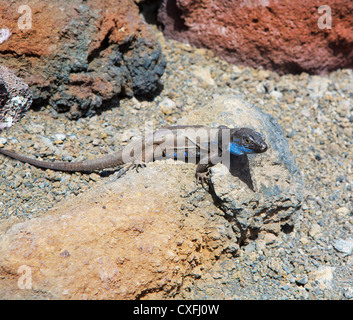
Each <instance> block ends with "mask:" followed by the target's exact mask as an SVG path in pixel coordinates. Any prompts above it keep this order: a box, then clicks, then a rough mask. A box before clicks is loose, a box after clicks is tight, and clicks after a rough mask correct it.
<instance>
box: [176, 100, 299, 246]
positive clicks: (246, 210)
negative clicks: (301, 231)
mask: <svg viewBox="0 0 353 320" xmlns="http://www.w3.org/2000/svg"><path fill="white" fill-rule="evenodd" d="M179 123H180V124H204V125H211V126H214V127H216V126H218V125H227V126H228V127H250V128H253V129H254V130H256V131H259V132H260V133H262V134H263V135H264V136H265V140H266V142H267V144H268V146H269V149H268V150H267V151H266V152H265V153H263V154H257V155H247V156H244V157H233V158H232V159H231V163H230V169H229V170H228V168H227V167H226V166H224V165H222V164H218V165H216V166H214V167H212V168H211V172H212V175H211V182H212V185H213V187H212V189H213V190H214V196H215V197H216V198H217V201H218V206H219V207H220V208H222V211H223V212H224V216H225V218H226V219H227V220H229V221H232V227H233V230H234V232H235V233H236V236H237V237H238V239H246V238H247V237H248V236H250V235H253V236H254V235H256V234H257V232H258V231H259V230H261V228H265V226H266V225H270V226H271V230H275V229H276V228H274V227H273V225H279V226H280V227H279V228H278V229H280V228H281V227H284V226H293V225H294V222H295V219H296V216H297V215H296V214H295V213H296V212H297V210H298V208H299V207H300V205H301V203H302V201H303V197H304V184H303V181H302V180H301V175H300V172H299V169H298V167H297V166H296V164H295V161H294V158H293V156H292V154H291V153H290V151H289V147H288V143H287V140H286V138H285V135H284V133H283V131H282V129H281V128H280V126H279V125H278V124H277V122H276V120H275V119H274V118H273V117H272V116H270V115H268V114H265V113H263V112H262V111H261V110H260V109H258V108H257V107H255V106H253V105H250V104H248V103H246V102H245V101H243V100H242V99H241V98H240V97H234V96H231V95H224V96H218V97H215V98H214V99H213V100H212V101H210V102H208V103H207V104H206V105H205V106H204V107H203V108H202V109H198V110H196V111H194V112H192V113H190V114H189V115H188V116H187V117H185V118H183V119H181V120H180V121H179Z"/></svg>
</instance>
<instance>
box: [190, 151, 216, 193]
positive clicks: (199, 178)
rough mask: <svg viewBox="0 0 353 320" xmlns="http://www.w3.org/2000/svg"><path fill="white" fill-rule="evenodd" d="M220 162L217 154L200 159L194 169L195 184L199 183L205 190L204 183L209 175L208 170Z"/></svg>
mask: <svg viewBox="0 0 353 320" xmlns="http://www.w3.org/2000/svg"><path fill="white" fill-rule="evenodd" d="M220 161H221V159H220V157H219V155H218V154H217V153H214V154H211V155H210V156H209V155H207V156H206V157H204V158H201V159H200V162H199V164H198V165H197V167H196V182H197V183H199V182H201V184H202V187H203V188H205V186H204V183H205V182H206V178H207V176H208V173H209V168H211V167H213V166H214V165H216V164H217V163H219V162H220Z"/></svg>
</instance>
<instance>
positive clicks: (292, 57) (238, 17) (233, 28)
mask: <svg viewBox="0 0 353 320" xmlns="http://www.w3.org/2000/svg"><path fill="white" fill-rule="evenodd" d="M323 5H324V6H323ZM322 6H323V7H322ZM320 7H322V8H321V9H320V10H319V8H320ZM158 19H159V21H160V23H161V24H162V29H163V32H164V34H165V36H167V37H169V38H172V39H176V40H179V41H183V42H188V43H190V44H192V45H195V46H198V47H205V48H209V49H211V50H212V51H213V52H215V53H216V54H217V55H218V56H220V57H222V58H224V59H225V60H227V61H228V62H230V63H234V64H244V65H247V66H251V67H259V66H263V67H264V68H266V69H270V70H274V71H277V72H279V73H295V74H299V73H301V72H308V73H312V74H324V73H327V72H330V71H332V70H336V69H339V68H352V66H353V50H352V49H353V34H352V32H351V30H352V24H353V3H352V1H349V0H329V1H326V2H325V3H323V2H322V1H320V0H313V1H305V0H300V1H290V0H281V1H276V0H266V1H262V0H261V1H249V0H216V1H200V0H192V1H190V0H164V1H163V3H162V5H161V7H160V9H159V13H158Z"/></svg>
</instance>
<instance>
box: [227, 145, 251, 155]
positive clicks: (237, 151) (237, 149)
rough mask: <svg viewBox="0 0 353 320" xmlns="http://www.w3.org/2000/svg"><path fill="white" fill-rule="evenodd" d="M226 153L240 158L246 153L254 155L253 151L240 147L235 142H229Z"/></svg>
mask: <svg viewBox="0 0 353 320" xmlns="http://www.w3.org/2000/svg"><path fill="white" fill-rule="evenodd" d="M228 151H229V152H230V153H231V154H234V155H235V156H241V155H244V154H247V153H255V151H254V150H252V149H249V148H247V147H245V146H240V145H238V144H237V143H235V142H231V143H230V144H229V147H228Z"/></svg>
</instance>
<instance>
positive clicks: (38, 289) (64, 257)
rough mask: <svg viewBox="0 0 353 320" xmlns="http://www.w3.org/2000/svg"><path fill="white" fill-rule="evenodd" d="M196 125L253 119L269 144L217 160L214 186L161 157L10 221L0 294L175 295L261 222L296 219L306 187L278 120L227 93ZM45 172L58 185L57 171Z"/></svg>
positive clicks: (2, 236) (2, 249)
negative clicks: (261, 149) (203, 184)
mask: <svg viewBox="0 0 353 320" xmlns="http://www.w3.org/2000/svg"><path fill="white" fill-rule="evenodd" d="M196 123H197V124H200V123H201V124H207V125H211V126H218V125H220V124H224V125H228V126H250V127H252V128H254V129H256V130H258V131H260V132H261V133H262V134H263V135H264V136H265V138H266V141H267V143H268V144H269V146H270V149H269V150H268V151H267V152H266V153H264V154H260V155H253V156H251V155H249V156H248V157H247V156H244V157H242V158H235V159H233V160H234V163H233V162H232V163H231V166H230V171H229V170H228V168H227V167H226V166H225V165H223V164H218V165H217V166H215V167H214V169H212V173H211V188H210V192H206V191H205V190H203V189H202V188H201V187H199V188H198V189H197V190H194V189H195V187H194V183H195V165H194V164H192V163H189V164H185V163H183V162H181V161H177V162H175V161H172V160H166V161H156V162H154V163H151V164H149V165H148V167H147V168H146V169H143V170H140V172H139V173H137V172H136V171H129V172H128V173H127V174H125V175H123V176H122V177H120V178H119V179H117V180H116V181H115V182H110V183H107V182H104V184H100V183H99V182H97V184H96V186H95V187H94V188H92V189H90V190H89V191H88V192H86V193H83V194H81V195H79V196H77V197H76V198H74V199H73V200H69V201H64V202H62V203H60V204H59V205H58V206H57V208H55V209H52V210H50V211H49V212H43V213H39V212H38V213H37V214H38V217H37V218H33V219H31V220H28V221H25V222H21V223H15V222H14V221H12V222H11V224H10V222H8V221H6V220H4V221H5V222H3V223H0V296H1V297H3V298H4V299H13V298H17V299H33V298H36V299H141V298H143V299H156V298H172V297H173V296H174V295H175V294H176V293H177V292H178V291H179V289H180V287H181V286H182V284H183V283H184V281H186V280H187V279H188V278H190V279H191V280H192V279H196V278H200V277H201V278H202V277H204V276H205V277H207V274H213V275H215V277H216V278H217V279H218V278H221V277H224V274H223V273H222V272H221V270H213V271H212V272H211V273H210V272H209V270H211V269H212V265H213V264H214V263H216V261H220V258H221V256H223V257H232V256H234V255H235V254H236V253H237V251H238V248H239V245H240V246H241V245H244V243H246V240H247V237H249V236H256V234H257V233H259V232H260V231H261V228H262V227H265V226H266V225H269V226H270V227H269V228H268V229H269V230H272V231H271V232H275V230H277V232H280V231H279V230H281V229H280V228H276V227H275V225H278V226H283V225H285V224H290V223H292V222H293V221H294V219H293V217H294V216H295V215H294V213H295V211H296V210H297V209H298V207H299V205H300V203H301V201H302V196H303V195H302V192H303V190H302V188H303V185H302V183H301V181H300V179H299V171H298V169H297V167H296V165H295V163H294V160H293V157H292V155H291V154H290V152H289V150H288V145H287V142H286V140H285V138H284V134H283V132H282V131H281V129H280V127H279V125H278V124H277V123H276V121H275V120H274V119H273V118H272V117H271V116H269V115H267V114H264V113H262V112H261V111H260V110H259V109H258V108H256V107H254V106H252V105H249V104H247V103H245V102H244V101H243V100H241V99H240V98H237V97H234V96H228V95H226V96H218V97H215V98H214V100H213V101H210V102H208V103H207V104H205V106H204V107H203V108H202V109H199V110H196V111H194V112H192V113H190V114H189V115H188V116H187V117H185V118H183V119H181V120H180V124H196ZM47 174H48V176H47V179H52V180H53V183H55V181H56V176H55V175H54V174H53V175H52V177H51V178H50V176H49V174H50V171H49V172H48V173H47ZM93 180H96V179H95V177H93ZM60 183H62V182H60ZM69 184H70V185H72V182H71V181H70V182H69ZM29 196H31V194H30V193H29ZM272 238H273V240H274V238H276V237H275V236H273V237H272ZM270 242H272V241H270ZM252 251H253V250H250V251H249V252H252ZM244 252H246V250H245V251H244ZM281 265H282V263H281V260H280V259H278V266H276V268H275V270H278V272H280V273H284V271H283V270H282V269H281V267H280V266H281ZM218 271H219V272H218ZM215 272H216V273H215ZM276 272H277V271H276ZM274 277H277V275H274ZM212 279H213V280H214V276H213V277H212ZM23 288H28V289H31V290H23Z"/></svg>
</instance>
